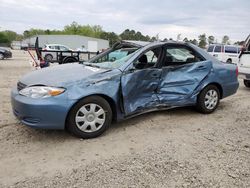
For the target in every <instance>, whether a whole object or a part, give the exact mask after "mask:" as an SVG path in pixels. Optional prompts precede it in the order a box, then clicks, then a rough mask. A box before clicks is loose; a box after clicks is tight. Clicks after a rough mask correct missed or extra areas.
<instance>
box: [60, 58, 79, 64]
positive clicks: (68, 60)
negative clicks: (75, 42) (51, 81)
mask: <svg viewBox="0 0 250 188" xmlns="http://www.w3.org/2000/svg"><path fill="white" fill-rule="evenodd" d="M73 62H77V59H76V58H74V57H65V58H64V59H63V64H65V63H73Z"/></svg>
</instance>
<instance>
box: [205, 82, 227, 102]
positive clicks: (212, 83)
mask: <svg viewBox="0 0 250 188" xmlns="http://www.w3.org/2000/svg"><path fill="white" fill-rule="evenodd" d="M210 85H214V86H216V87H217V88H218V90H219V92H220V99H222V98H223V88H222V86H221V85H220V84H219V83H217V82H211V83H208V84H207V85H205V86H204V87H203V88H202V90H203V89H205V88H206V87H207V86H210Z"/></svg>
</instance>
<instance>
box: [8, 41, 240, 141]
mask: <svg viewBox="0 0 250 188" xmlns="http://www.w3.org/2000/svg"><path fill="white" fill-rule="evenodd" d="M132 46H133V48H137V50H135V51H134V52H133V53H130V54H129V55H127V56H124V57H123V58H121V59H118V60H115V61H113V62H112V61H110V59H108V58H106V57H109V56H110V54H112V53H113V52H115V51H117V50H119V49H124V48H129V47H132ZM136 46H137V47H136ZM179 50H181V51H183V52H184V54H186V55H185V58H184V55H183V56H182V58H181V59H177V58H176V53H175V51H179ZM237 74H238V72H237V66H236V65H233V64H224V63H222V62H220V61H218V60H217V59H215V58H213V57H212V56H211V55H209V54H207V53H206V52H205V51H204V50H201V49H200V48H198V47H197V46H195V45H192V44H189V43H177V42H154V43H151V44H148V45H145V46H141V45H138V44H136V43H128V42H119V43H117V44H116V45H114V46H113V47H112V48H111V49H109V50H107V51H105V52H103V53H101V54H99V55H97V56H95V57H93V58H92V59H90V60H89V62H84V63H83V64H79V63H73V64H67V65H61V66H53V67H51V68H46V69H45V70H38V71H35V72H32V73H30V74H28V75H26V76H24V77H23V78H21V79H20V81H19V82H18V84H17V88H14V89H13V90H12V107H13V112H14V114H15V115H16V116H17V117H18V118H19V119H21V121H22V122H23V123H24V124H26V125H28V126H31V127H36V128H46V129H64V128H67V129H68V130H69V131H71V132H72V133H73V134H75V135H77V136H80V137H83V138H93V137H97V136H99V135H101V134H102V133H103V132H104V131H105V130H106V129H107V128H108V127H109V125H110V124H111V122H112V120H118V121H119V120H123V119H127V118H129V117H133V116H136V115H139V114H142V113H146V112H150V111H155V110H163V109H169V108H174V107H182V106H196V107H197V109H198V110H199V111H200V112H202V113H205V114H208V113H212V112H213V111H214V110H216V108H217V106H218V105H219V102H220V100H221V99H223V98H225V97H228V96H230V95H233V94H234V93H235V92H236V91H237V89H238V87H239V83H238V79H237V76H238V75H237ZM41 78H46V79H41ZM41 112H43V113H41Z"/></svg>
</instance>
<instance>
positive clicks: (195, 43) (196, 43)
mask: <svg viewBox="0 0 250 188" xmlns="http://www.w3.org/2000/svg"><path fill="white" fill-rule="evenodd" d="M190 42H191V43H192V44H194V45H196V46H197V45H198V41H197V40H196V39H193V40H190Z"/></svg>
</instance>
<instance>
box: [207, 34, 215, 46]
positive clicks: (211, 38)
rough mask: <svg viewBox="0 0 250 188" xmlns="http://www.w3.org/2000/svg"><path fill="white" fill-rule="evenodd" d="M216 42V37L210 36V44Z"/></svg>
mask: <svg viewBox="0 0 250 188" xmlns="http://www.w3.org/2000/svg"><path fill="white" fill-rule="evenodd" d="M214 40H215V38H214V36H212V35H211V36H209V37H208V44H213V43H214Z"/></svg>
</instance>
